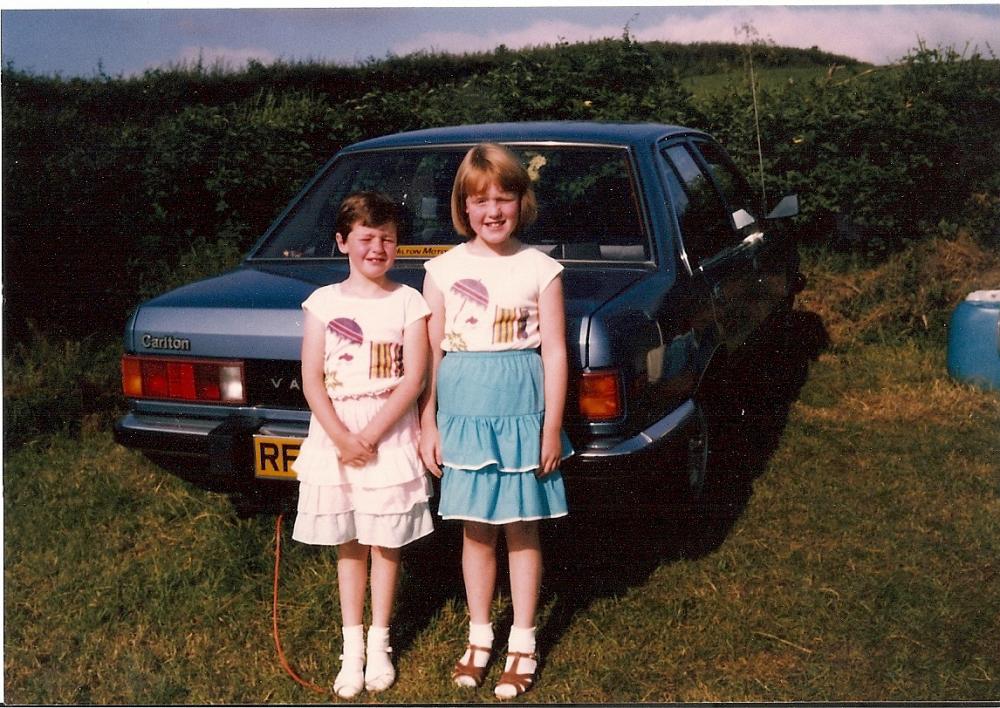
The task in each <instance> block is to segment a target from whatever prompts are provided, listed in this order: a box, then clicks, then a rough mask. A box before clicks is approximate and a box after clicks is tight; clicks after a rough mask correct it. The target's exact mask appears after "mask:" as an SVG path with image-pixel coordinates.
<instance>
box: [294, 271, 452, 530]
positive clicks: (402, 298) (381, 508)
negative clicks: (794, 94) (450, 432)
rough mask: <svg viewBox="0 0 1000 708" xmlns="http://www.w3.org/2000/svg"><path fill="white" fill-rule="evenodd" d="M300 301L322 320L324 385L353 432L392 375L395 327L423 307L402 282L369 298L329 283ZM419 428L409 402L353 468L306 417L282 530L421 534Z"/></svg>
mask: <svg viewBox="0 0 1000 708" xmlns="http://www.w3.org/2000/svg"><path fill="white" fill-rule="evenodd" d="M302 307H303V309H304V310H307V311H309V312H311V313H313V314H314V315H316V316H317V317H319V318H320V320H321V321H323V322H325V323H326V325H327V326H326V347H325V354H324V375H325V382H326V388H327V393H328V394H329V396H330V400H331V401H332V402H333V407H334V410H335V411H336V413H337V416H338V417H339V418H340V420H341V422H342V423H343V424H344V425H345V426H346V427H347V428H348V429H349V430H351V431H352V432H359V431H361V430H362V429H364V427H365V426H366V425H367V424H368V422H369V421H370V420H371V419H372V418H373V417H374V416H375V414H376V413H378V411H379V409H380V408H381V407H382V405H383V404H384V402H385V399H386V398H387V397H388V396H389V394H390V393H391V392H392V390H393V389H394V388H395V387H396V386H397V385H398V384H399V382H400V381H401V380H402V375H403V333H404V330H405V329H406V327H407V326H408V325H410V324H412V323H414V322H416V321H418V320H420V319H422V318H424V317H426V316H427V315H428V314H429V313H430V310H429V308H428V307H427V303H426V302H424V299H423V297H422V296H421V295H420V293H418V292H417V291H416V290H414V289H413V288H410V287H408V286H406V285H400V286H399V287H397V288H396V290H394V291H393V292H392V293H391V294H389V295H388V296H387V297H384V298H377V299H372V298H358V297H353V296H350V295H345V294H344V293H343V292H342V291H341V287H340V284H334V285H327V286H324V287H322V288H319V289H318V290H316V291H315V292H314V293H313V294H312V295H310V296H309V298H307V299H306V301H305V302H303V303H302ZM419 432H420V428H419V420H418V418H417V412H416V406H415V405H414V406H411V407H410V409H409V410H408V411H407V412H406V413H405V414H404V415H403V416H402V417H401V418H400V419H399V420H398V421H397V422H396V423H395V425H393V427H392V428H391V429H390V430H389V431H388V432H387V433H386V434H385V435H384V436H383V437H382V439H381V440H380V441H379V442H378V444H377V452H378V454H377V456H376V458H375V459H374V460H372V461H371V462H370V463H368V464H367V465H365V466H364V467H353V466H349V465H344V464H342V463H341V462H340V460H339V459H338V457H337V448H336V446H335V445H334V444H333V441H332V440H330V438H329V437H328V436H327V434H326V432H325V431H324V430H323V428H322V426H321V425H320V424H319V422H318V421H317V420H316V418H315V416H313V417H312V419H311V420H310V422H309V435H308V437H307V438H306V439H305V440H304V441H303V443H302V448H301V450H300V452H299V456H298V459H296V461H295V463H294V464H293V466H292V469H294V470H295V472H296V474H297V476H298V479H299V500H298V513H297V515H296V518H295V526H294V529H293V531H292V538H293V539H295V540H297V541H301V542H302V543H309V544H316V545H339V544H342V543H346V542H348V541H351V540H353V539H357V540H358V541H359V542H360V543H363V544H365V545H372V546H382V547H385V548H398V547H400V546H404V545H406V544H407V543H410V542H412V541H415V540H416V539H418V538H421V537H423V536H426V535H427V534H429V533H431V531H433V521H432V519H431V514H430V510H429V508H428V500H429V499H430V497H431V495H432V493H433V489H432V487H431V483H430V480H429V479H428V477H427V474H426V472H425V470H424V466H423V463H422V462H421V461H420V457H419V455H418V453H417V442H418V436H419Z"/></svg>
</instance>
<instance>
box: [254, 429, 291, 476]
mask: <svg viewBox="0 0 1000 708" xmlns="http://www.w3.org/2000/svg"><path fill="white" fill-rule="evenodd" d="M301 446H302V438H275V437H271V436H269V435H254V436H253V458H254V476H256V477H258V478H259V479H283V480H287V481H289V482H294V481H295V480H296V479H297V478H296V476H295V471H294V470H293V469H292V463H293V462H295V458H296V457H298V456H299V448H300V447H301Z"/></svg>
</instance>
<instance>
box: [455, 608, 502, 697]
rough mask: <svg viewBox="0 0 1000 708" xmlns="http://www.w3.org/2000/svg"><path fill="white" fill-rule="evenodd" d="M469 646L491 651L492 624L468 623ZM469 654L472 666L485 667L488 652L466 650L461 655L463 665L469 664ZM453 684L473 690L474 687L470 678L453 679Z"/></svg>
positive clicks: (474, 684)
mask: <svg viewBox="0 0 1000 708" xmlns="http://www.w3.org/2000/svg"><path fill="white" fill-rule="evenodd" d="M469 644H472V645H473V646H477V647H482V648H483V649H492V648H493V624H492V623H490V622H487V623H486V624H472V623H469ZM470 654H471V655H472V665H473V666H486V664H487V662H488V661H489V660H490V654H489V652H485V651H476V652H473V651H472V650H471V649H466V650H465V653H464V654H462V663H463V664H467V663H469V655H470ZM455 683H457V684H458V685H459V686H466V687H468V688H475V686H476V682H475V681H473V680H472V677H471V676H459V677H457V678H456V679H455Z"/></svg>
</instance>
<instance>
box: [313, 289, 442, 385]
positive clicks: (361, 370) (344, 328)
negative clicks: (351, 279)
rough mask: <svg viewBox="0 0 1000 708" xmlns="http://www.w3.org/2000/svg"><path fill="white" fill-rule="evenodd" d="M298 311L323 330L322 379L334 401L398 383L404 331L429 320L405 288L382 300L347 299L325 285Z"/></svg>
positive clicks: (415, 296)
mask: <svg viewBox="0 0 1000 708" xmlns="http://www.w3.org/2000/svg"><path fill="white" fill-rule="evenodd" d="M302 309H303V310H306V311H307V312H311V313H312V314H314V315H315V316H316V317H318V318H319V319H320V320H321V321H322V322H324V323H325V324H326V351H325V355H324V365H323V373H324V380H325V382H326V390H327V393H328V394H329V395H330V397H331V398H335V399H336V398H350V397H354V396H359V395H370V394H376V393H382V392H384V391H391V390H392V389H393V388H395V387H396V385H397V384H399V382H400V381H401V380H402V378H403V339H404V336H403V334H404V330H405V329H406V327H407V326H409V325H410V324H413V323H414V322H416V321H417V320H419V319H421V318H422V317H426V316H427V315H428V314H430V308H428V307H427V303H426V302H425V301H424V298H423V296H422V295H421V294H420V293H419V292H417V291H416V290H414V289H413V288H411V287H409V286H407V285H399V287H397V288H396V289H395V290H394V291H392V292H391V293H390V294H389V295H387V296H386V297H382V298H366V297H356V296H353V295H347V294H345V293H344V292H343V290H342V288H341V284H340V283H334V284H333V285H325V286H323V287H321V288H319V289H317V290H315V291H313V293H312V295H310V296H309V297H308V298H306V300H305V302H303V303H302Z"/></svg>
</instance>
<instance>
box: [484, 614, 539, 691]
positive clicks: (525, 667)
mask: <svg viewBox="0 0 1000 708" xmlns="http://www.w3.org/2000/svg"><path fill="white" fill-rule="evenodd" d="M507 652H508V654H507V663H506V664H505V665H504V671H509V670H510V667H511V666H513V664H514V659H515V657H513V656H510V654H511V653H512V652H518V653H521V654H534V653H535V628H534V627H527V628H525V627H511V628H510V639H508V640H507ZM537 664H538V662H537V661H535V660H534V659H528V658H526V657H521V659H520V661H518V662H517V673H519V674H531V673H534V671H535V667H536V665H537ZM493 692H494V693H495V694H496V697H497V698H514V697H516V696H517V694H518V691H517V687H516V686H514V685H513V684H510V683H500V684H497V687H496V688H495V689H494V691H493Z"/></svg>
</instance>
